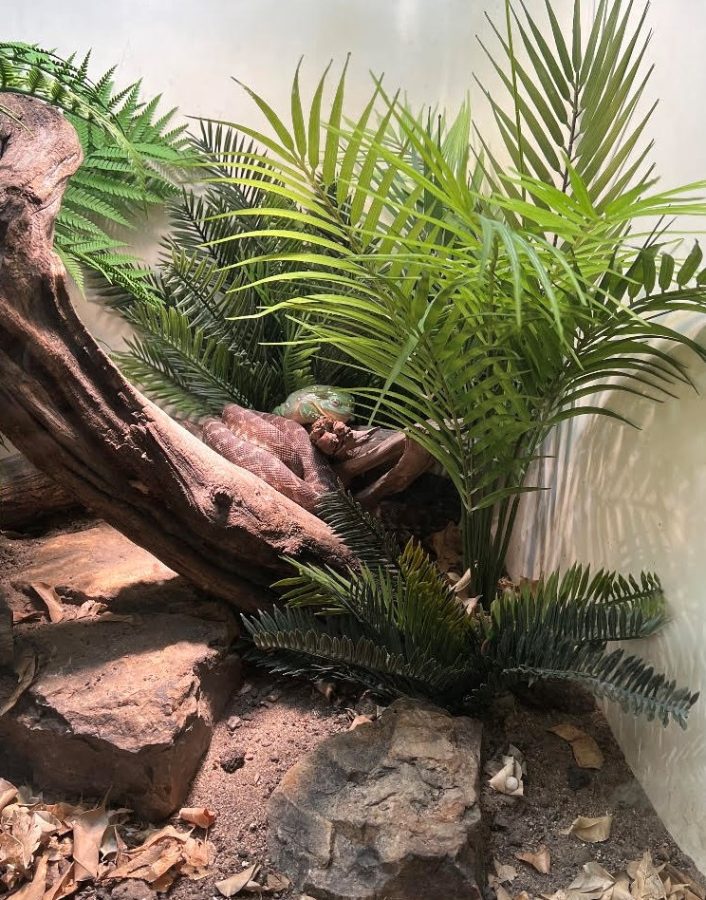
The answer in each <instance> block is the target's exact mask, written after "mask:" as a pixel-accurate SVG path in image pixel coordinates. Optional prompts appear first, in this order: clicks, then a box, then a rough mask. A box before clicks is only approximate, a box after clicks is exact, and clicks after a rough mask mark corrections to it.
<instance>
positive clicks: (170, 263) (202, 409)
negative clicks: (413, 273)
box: [114, 122, 351, 415]
mask: <svg viewBox="0 0 706 900" xmlns="http://www.w3.org/2000/svg"><path fill="white" fill-rule="evenodd" d="M253 152H254V145H253V144H252V142H251V141H250V140H249V139H248V138H247V136H243V135H239V134H238V133H236V132H235V131H233V130H232V129H228V128H224V127H222V126H220V125H218V124H217V123H211V122H203V123H202V124H201V130H200V135H199V137H198V138H196V139H194V142H193V154H194V156H196V157H197V158H198V159H200V160H202V162H201V163H200V164H199V165H200V170H201V174H202V179H201V180H202V182H203V188H202V189H200V190H199V191H198V193H197V192H195V191H183V192H182V194H181V195H180V196H179V197H178V198H175V199H174V200H173V201H172V202H171V203H170V204H169V213H170V219H171V225H172V227H171V231H170V234H169V236H168V238H167V239H166V240H165V242H164V248H163V250H164V252H163V254H162V259H161V263H160V266H159V271H158V273H157V275H156V276H155V277H154V278H153V280H152V282H151V284H150V290H149V292H148V293H147V295H145V294H144V292H143V293H142V294H135V293H134V292H133V291H131V290H130V286H128V288H127V290H126V291H125V292H124V293H123V294H122V295H121V296H119V297H116V298H114V302H116V303H117V304H118V305H120V306H122V308H123V311H124V313H125V315H126V316H127V317H128V318H129V319H130V321H131V322H132V324H133V325H134V326H135V329H136V337H134V338H133V339H131V340H130V341H129V349H128V351H126V352H125V353H121V354H118V355H117V361H118V362H119V364H120V366H121V368H122V369H123V372H124V373H125V375H126V376H127V377H128V378H130V379H131V380H132V381H134V382H136V383H138V384H139V385H140V386H141V387H142V388H143V389H144V390H145V391H146V392H147V393H148V394H150V395H151V396H152V397H153V398H154V399H155V400H157V401H159V402H162V403H165V404H167V405H168V406H170V407H171V408H172V409H174V410H175V411H177V412H179V413H181V414H183V415H203V414H205V413H218V412H220V411H221V410H222V408H223V406H224V405H225V404H226V403H231V402H236V403H239V404H241V405H243V406H248V407H252V408H255V409H261V410H270V409H272V408H273V407H274V406H276V405H277V404H278V403H280V402H281V401H282V400H284V399H285V398H286V397H287V395H288V394H290V393H292V391H295V390H298V389H300V388H303V387H308V386H309V385H312V384H322V383H323V384H336V385H339V386H344V385H345V384H349V383H350V381H351V373H350V370H349V369H348V368H346V367H344V366H343V365H342V360H341V358H337V354H336V351H335V350H334V349H333V348H328V352H324V351H323V350H322V349H321V347H320V345H319V344H316V345H304V346H301V345H297V344H296V343H295V342H296V340H297V338H298V337H300V336H301V328H300V327H299V326H298V325H297V324H296V323H294V322H292V320H291V318H290V317H289V316H287V315H286V314H285V313H284V312H282V313H280V314H277V315H273V316H270V317H267V318H260V317H254V318H251V316H253V314H256V313H257V312H258V310H259V309H260V307H261V306H268V307H271V306H274V305H276V304H277V303H278V302H280V301H281V300H282V299H284V298H285V297H287V296H289V292H290V290H291V285H292V282H290V281H287V276H288V275H289V273H292V272H293V271H294V268H295V267H294V266H293V265H292V263H291V262H289V261H288V259H287V257H288V255H289V254H290V253H294V252H296V251H297V249H299V248H300V247H301V246H302V244H306V243H311V242H314V241H316V240H317V236H316V235H308V234H307V233H306V232H305V231H304V226H305V224H306V223H302V222H300V221H299V219H298V218H297V216H298V214H297V212H296V209H295V207H294V205H293V204H292V203H291V202H290V201H289V200H288V199H287V198H282V197H274V198H273V197H271V196H270V195H269V189H270V188H271V187H272V184H271V182H272V175H271V173H269V172H268V170H267V167H266V166H265V167H264V168H263V169H262V170H261V171H260V172H259V173H258V175H257V177H254V178H246V176H247V174H248V171H249V170H248V169H247V167H246V160H247V159H249V157H250V155H251V154H252V153H253ZM235 181H237V182H238V183H235ZM245 181H247V182H248V183H241V182H245ZM275 215H276V216H280V215H281V216H290V217H291V221H289V222H288V227H287V228H286V229H284V228H277V229H271V230H270V231H268V230H267V229H268V227H269V226H270V225H271V224H272V221H273V216H275ZM273 276H278V277H279V276H281V278H282V281H279V282H277V283H274V284H264V285H263V284H258V283H257V282H262V281H264V280H266V279H267V278H269V277H273Z"/></svg>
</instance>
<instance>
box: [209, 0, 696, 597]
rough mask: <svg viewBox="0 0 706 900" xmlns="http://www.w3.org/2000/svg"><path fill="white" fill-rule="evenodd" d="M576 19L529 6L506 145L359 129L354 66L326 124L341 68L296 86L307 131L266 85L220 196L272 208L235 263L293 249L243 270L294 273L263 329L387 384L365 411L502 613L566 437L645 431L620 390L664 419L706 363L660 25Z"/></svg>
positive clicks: (611, 8) (449, 134)
mask: <svg viewBox="0 0 706 900" xmlns="http://www.w3.org/2000/svg"><path fill="white" fill-rule="evenodd" d="M555 8H556V4H552V3H551V2H549V0H547V3H546V13H545V15H544V16H540V17H533V16H532V15H530V13H529V12H528V10H527V9H526V7H525V5H524V4H522V3H517V2H512V0H507V3H506V17H505V21H504V23H503V24H502V27H500V26H494V28H495V35H496V38H497V45H496V46H495V47H493V48H489V49H488V51H487V53H488V57H489V59H490V61H491V64H492V66H493V68H494V69H495V70H496V72H497V75H498V77H499V79H500V83H501V90H498V91H493V92H492V93H491V92H490V91H489V90H488V91H486V92H485V93H486V95H487V101H488V104H489V111H490V113H491V118H492V120H493V122H494V127H495V133H496V136H497V138H499V141H498V140H497V139H496V137H491V135H490V133H489V132H488V130H487V129H486V128H485V127H483V128H481V127H480V125H479V124H476V125H475V126H473V125H472V123H471V121H470V116H469V113H468V107H467V106H466V107H464V108H463V109H462V110H461V113H460V115H459V116H458V117H456V118H454V119H453V120H452V121H451V122H450V123H448V124H447V122H446V120H445V118H444V116H443V115H436V116H434V115H428V116H424V115H422V116H417V115H413V114H412V113H411V112H410V111H409V109H408V108H407V107H406V106H405V105H404V104H403V103H402V102H401V101H400V99H399V97H398V96H397V95H394V96H391V95H389V94H388V93H386V91H385V89H384V86H383V85H382V83H380V82H379V81H376V83H375V85H374V91H373V94H372V96H371V98H370V101H369V102H368V103H367V105H366V106H365V108H364V109H363V111H362V112H361V113H360V115H359V116H357V117H354V118H353V119H352V120H349V119H348V118H346V117H345V116H344V112H343V110H344V95H345V74H346V73H345V68H344V71H343V74H342V75H341V77H340V79H339V81H338V83H337V86H336V88H335V91H334V95H333V100H332V102H330V103H327V105H326V106H324V100H323V98H324V96H325V94H326V87H325V85H326V79H327V73H328V69H327V71H326V72H325V73H324V75H323V77H322V78H321V81H320V82H319V84H318V87H317V88H316V90H315V93H314V95H313V98H312V100H311V102H310V103H308V104H307V103H305V102H304V101H303V99H302V92H301V90H300V83H299V69H298V70H297V73H296V75H295V78H294V82H293V85H292V91H291V110H290V115H289V117H288V121H285V118H287V117H285V118H283V117H281V116H280V115H279V114H278V113H277V112H275V110H274V109H273V108H272V107H271V106H270V105H269V104H268V103H267V101H266V100H265V99H264V98H262V97H261V96H259V95H258V94H256V93H255V92H254V91H252V90H251V89H249V88H246V90H247V91H248V93H249V95H250V96H251V97H252V99H253V100H254V102H255V103H256V105H257V106H258V107H259V109H260V110H261V112H262V113H263V114H264V117H265V119H266V120H267V122H268V125H269V129H270V130H269V131H267V132H265V131H261V130H255V129H252V128H250V127H248V126H245V125H236V126H234V127H235V128H236V129H237V130H238V131H239V132H240V133H241V134H244V135H246V136H248V137H249V138H252V139H253V140H254V141H255V142H256V146H255V147H254V148H253V149H252V150H251V151H250V152H248V153H247V154H245V155H244V157H243V156H241V157H240V159H239V162H240V167H241V170H242V171H240V172H239V173H236V174H228V175H223V176H221V177H220V178H219V179H218V184H219V185H220V186H221V187H224V186H226V185H228V186H233V187H239V188H241V189H250V188H253V187H257V188H258V189H259V190H262V191H263V192H265V193H266V195H267V196H268V198H269V201H268V205H267V207H266V213H267V218H266V219H265V220H263V219H262V209H260V210H258V211H257V214H254V213H253V211H252V210H248V209H236V208H233V209H231V210H230V211H229V212H228V213H227V215H224V216H222V217H221V219H220V221H221V222H222V221H223V220H224V219H226V218H227V219H229V220H230V221H231V222H232V223H233V225H232V233H231V234H230V235H229V236H223V237H220V238H218V245H219V247H220V250H221V252H223V250H224V247H225V246H226V245H227V243H228V242H229V241H230V242H232V243H234V244H237V243H240V242H243V241H263V242H266V241H270V240H272V238H274V237H275V236H277V237H278V238H286V239H290V240H291V241H293V242H294V244H295V248H294V249H293V250H292V249H291V248H290V249H288V250H287V251H286V252H280V253H276V254H275V255H274V259H273V256H272V254H270V253H267V252H265V253H263V254H261V255H259V256H255V257H254V258H253V257H252V256H250V257H249V258H248V259H247V260H246V261H245V260H244V261H242V262H241V263H239V264H238V266H239V267H241V268H247V269H248V270H250V271H252V267H253V266H256V265H259V264H264V263H267V264H269V265H271V264H272V263H273V262H280V263H282V264H284V263H286V265H287V268H286V271H282V272H276V271H275V272H270V273H268V274H266V275H263V276H262V277H260V278H256V279H255V280H250V281H249V282H248V283H247V284H245V285H242V286H240V287H236V288H235V289H234V290H235V291H236V292H242V291H248V292H252V291H265V290H267V291H271V290H274V289H275V288H276V289H277V290H278V291H279V289H280V288H281V287H282V285H284V286H286V288H287V292H286V294H287V296H286V297H285V299H284V300H282V301H281V303H279V304H276V305H275V306H274V307H273V306H272V305H271V304H269V303H267V304H264V307H265V309H264V310H263V314H265V315H271V314H273V310H274V313H275V314H281V312H282V311H284V312H285V313H286V314H287V315H288V316H289V317H290V318H291V319H292V320H293V321H294V322H295V323H296V328H297V329H298V331H299V335H300V337H299V339H298V342H297V343H298V346H299V347H301V348H306V347H308V346H318V345H319V344H322V343H323V344H326V345H328V346H332V347H334V348H336V350H337V351H338V352H339V353H340V354H342V355H343V356H344V357H345V358H346V359H347V360H348V361H349V363H350V364H351V365H352V366H353V367H354V368H355V369H357V370H358V371H362V372H365V373H366V374H367V375H371V376H373V378H374V380H373V382H372V384H368V385H361V389H360V391H359V392H358V393H359V396H361V397H363V398H364V399H366V400H367V402H368V406H369V412H370V418H371V421H376V422H379V423H384V424H389V425H391V426H392V427H396V428H404V429H406V430H407V432H408V434H409V435H410V436H411V437H412V438H413V439H414V440H416V441H418V442H419V443H421V444H423V445H424V446H425V447H426V448H427V449H428V450H429V452H430V453H431V454H433V456H434V457H435V458H436V460H437V461H438V462H439V463H441V464H442V465H443V466H444V468H445V469H446V471H447V473H448V474H449V476H450V478H451V479H452V480H453V483H454V484H455V486H456V488H457V490H458V493H459V495H460V498H461V501H462V505H463V510H464V515H463V535H464V551H465V561H466V565H467V566H468V567H469V568H470V569H471V572H472V587H473V590H474V591H475V592H477V593H478V594H481V595H482V596H483V598H484V602H486V603H490V602H491V601H492V598H493V596H494V595H495V591H496V585H497V582H498V577H499V576H500V575H501V573H502V571H503V566H504V560H505V556H506V553H507V549H508V542H509V539H510V535H511V532H512V528H513V524H514V521H515V517H516V513H517V509H518V504H519V500H520V496H521V493H522V492H524V491H527V490H534V489H536V488H537V484H536V482H535V481H534V480H532V478H531V472H532V466H533V463H534V462H535V460H536V459H537V458H538V456H539V455H540V454H541V452H542V445H543V443H544V441H545V439H546V437H547V436H548V434H549V433H550V432H551V431H552V430H553V429H554V428H556V426H557V425H558V424H559V423H561V422H562V421H563V420H565V419H567V418H569V417H572V416H577V415H586V414H599V415H605V416H612V417H614V418H616V419H619V420H621V421H623V422H627V421H628V418H627V417H625V416H623V415H622V414H620V413H618V412H616V411H615V410H613V409H612V408H611V407H610V406H609V405H607V404H606V403H605V402H604V397H605V395H606V394H607V393H608V392H611V391H623V392H628V393H631V394H636V395H639V396H641V397H648V398H651V399H654V400H658V399H660V398H663V397H665V396H667V395H670V394H671V393H673V388H674V386H675V385H677V384H678V383H680V382H681V383H684V384H690V383H691V382H690V378H689V375H688V372H687V370H686V367H685V366H684V365H683V364H682V363H681V362H680V361H678V360H677V359H676V358H675V357H674V356H673V355H671V353H670V352H669V349H670V345H671V347H675V346H682V347H688V348H690V349H691V350H692V351H693V352H694V353H695V354H696V355H697V356H698V357H699V358H701V359H704V358H706V351H704V350H703V348H701V347H700V346H698V345H697V344H695V343H694V342H692V341H691V340H689V339H688V338H687V337H686V336H685V335H684V334H682V333H680V332H679V331H678V330H677V329H676V328H675V327H673V323H672V321H671V320H670V319H669V318H666V317H667V316H668V314H670V313H673V312H676V311H681V310H687V311H690V312H698V313H703V312H704V311H706V270H704V269H703V268H702V266H701V259H702V254H701V250H700V248H699V246H698V244H696V245H694V247H693V248H692V249H690V250H689V249H688V248H686V252H685V253H682V252H681V250H682V245H681V244H680V243H679V240H680V237H681V235H680V234H679V233H678V232H677V231H676V230H674V228H673V227H671V228H670V226H669V224H664V219H663V217H672V216H674V215H676V214H682V213H683V214H687V213H688V214H694V215H703V214H704V213H705V212H706V206H705V205H704V203H703V202H702V200H701V199H700V198H698V197H695V196H694V194H695V192H696V191H698V190H701V189H702V188H703V186H704V185H703V184H699V185H691V186H687V187H680V188H677V189H673V190H668V191H664V192H658V191H656V188H655V183H656V180H657V179H656V176H655V174H654V169H653V166H652V165H651V164H650V162H649V152H650V149H651V142H650V141H649V140H647V138H645V136H644V135H645V129H646V126H647V123H648V122H649V119H650V115H651V114H652V111H653V108H654V107H651V108H648V109H647V111H646V112H644V111H643V107H642V102H643V97H644V94H645V89H646V86H647V84H648V82H649V76H650V73H651V69H647V70H646V71H645V70H644V65H643V62H644V56H645V51H646V47H647V43H648V35H647V34H646V32H645V15H644V14H643V15H641V16H640V17H638V18H637V20H635V19H634V3H632V2H629V3H628V2H614V3H608V2H607V0H601V2H600V3H599V4H598V8H597V10H596V13H595V16H594V19H593V21H592V23H591V25H590V27H589V28H588V30H587V31H583V30H582V15H581V7H580V3H579V0H576V2H575V4H574V16H573V24H572V26H571V28H570V29H569V31H568V33H565V31H564V30H562V28H561V26H560V24H559V22H558V19H557V14H556V12H555ZM258 216H259V217H260V218H258ZM655 221H656V222H657V225H656V226H654V224H653V223H654V222H655ZM243 222H245V223H250V227H249V228H246V229H245V230H243V228H242V227H241V223H243ZM235 223H238V224H237V225H236V224H235ZM680 257H685V258H680Z"/></svg>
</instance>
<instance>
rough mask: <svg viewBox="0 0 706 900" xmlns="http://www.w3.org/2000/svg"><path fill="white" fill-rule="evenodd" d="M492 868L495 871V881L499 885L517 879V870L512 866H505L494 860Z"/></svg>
mask: <svg viewBox="0 0 706 900" xmlns="http://www.w3.org/2000/svg"><path fill="white" fill-rule="evenodd" d="M493 868H494V869H495V874H496V880H497V881H498V882H500V883H501V884H502V883H503V882H509V881H514V880H515V878H517V869H516V868H515V867H514V866H509V865H506V864H504V863H501V862H500V861H499V860H497V859H494V860H493Z"/></svg>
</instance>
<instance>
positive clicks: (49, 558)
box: [10, 522, 194, 603]
mask: <svg viewBox="0 0 706 900" xmlns="http://www.w3.org/2000/svg"><path fill="white" fill-rule="evenodd" d="M27 543H29V542H27ZM31 544H32V555H31V559H30V560H28V562H27V564H25V565H23V566H22V568H21V570H20V571H19V572H18V573H17V574H16V576H15V577H14V578H12V579H10V580H11V583H12V585H13V587H14V588H15V589H16V590H24V589H25V587H26V586H27V585H29V584H33V583H37V582H44V583H45V584H50V585H51V586H52V587H54V588H55V589H56V591H57V593H59V594H60V595H61V596H62V597H64V598H66V599H68V600H70V601H73V602H78V603H80V602H82V601H83V600H86V599H88V598H97V599H101V600H105V601H108V602H109V601H111V600H114V599H116V598H117V597H118V596H121V598H122V599H124V598H125V595H126V594H127V593H128V592H137V591H139V593H140V595H141V596H142V597H144V595H145V592H146V591H149V590H151V589H155V588H156V589H161V588H163V587H165V586H169V587H170V588H171V589H172V591H173V590H174V589H175V588H177V589H179V590H180V591H182V590H183V591H187V590H191V591H192V593H193V592H194V591H193V588H190V587H187V585H188V583H187V582H186V580H185V579H184V578H182V577H181V576H179V575H177V574H176V572H173V571H172V570H171V569H170V568H168V567H167V566H165V565H164V563H162V562H160V561H159V560H158V559H157V558H156V557H154V556H152V554H151V553H148V552H147V550H143V549H142V547H138V546H137V544H133V542H132V541H129V540H128V539H127V538H126V537H124V536H123V535H122V534H120V532H119V531H116V530H115V529H114V528H111V527H110V525H106V523H105V522H98V523H96V524H92V525H90V526H89V527H88V528H84V529H82V530H79V531H61V532H58V533H57V534H53V535H51V536H49V537H45V538H41V539H38V540H35V541H32V542H31Z"/></svg>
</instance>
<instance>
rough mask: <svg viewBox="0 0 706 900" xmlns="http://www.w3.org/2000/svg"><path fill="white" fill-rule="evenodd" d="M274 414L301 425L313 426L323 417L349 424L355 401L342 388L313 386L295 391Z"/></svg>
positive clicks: (323, 385)
mask: <svg viewBox="0 0 706 900" xmlns="http://www.w3.org/2000/svg"><path fill="white" fill-rule="evenodd" d="M272 412H273V413H275V415H278V416H284V418H285V419H293V420H294V421H295V422H299V424H300V425H311V424H312V422H315V421H316V420H317V419H320V418H321V417H322V416H326V417H327V418H329V419H333V420H334V421H336V422H347V421H348V420H349V419H351V418H352V417H353V401H352V399H351V397H350V396H349V395H348V394H347V393H346V392H345V391H342V390H341V389H340V388H337V387H331V386H330V385H327V384H313V385H312V386H311V387H308V388H302V390H300V391H294V393H293V394H290V395H289V397H287V399H286V400H285V401H284V403H280V405H279V406H276V407H275V408H274V409H273V410H272Z"/></svg>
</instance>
